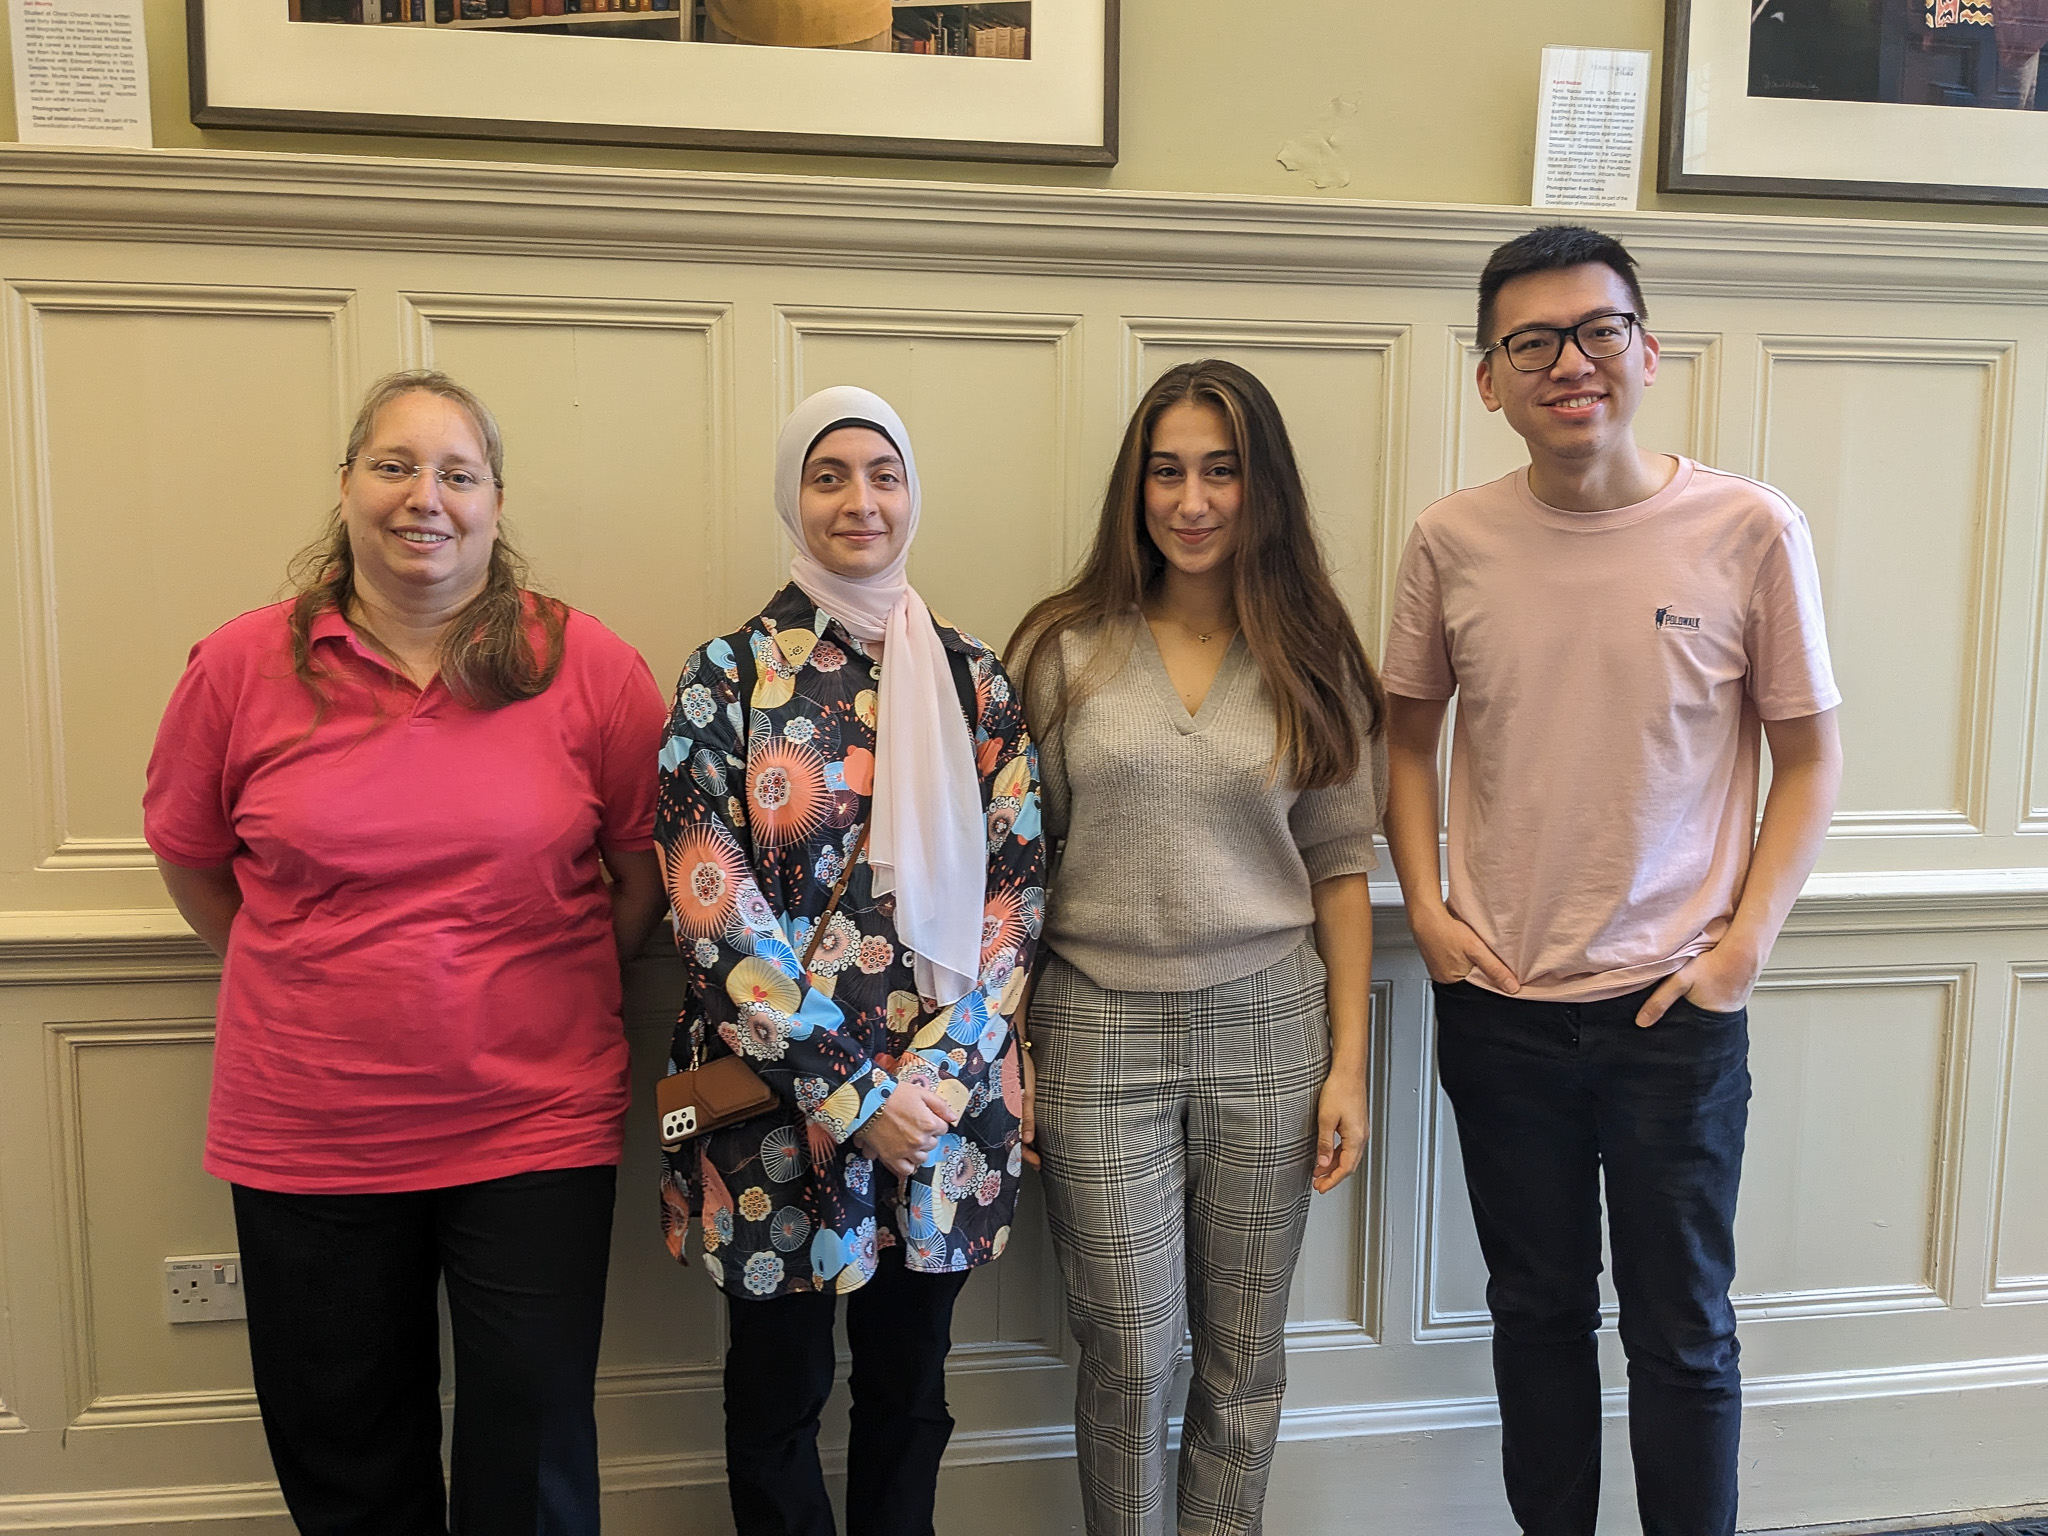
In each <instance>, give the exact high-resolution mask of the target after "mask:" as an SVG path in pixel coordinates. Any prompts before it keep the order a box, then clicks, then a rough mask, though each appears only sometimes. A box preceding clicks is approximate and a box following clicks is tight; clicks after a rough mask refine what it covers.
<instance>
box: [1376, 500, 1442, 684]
mask: <svg viewBox="0 0 2048 1536" xmlns="http://www.w3.org/2000/svg"><path fill="white" fill-rule="evenodd" d="M1380 680H1381V681H1382V682H1383V683H1385V684H1386V686H1387V688H1388V689H1389V690H1390V691H1391V692H1394V693H1398V694H1400V695H1401V696H1402V697H1403V698H1408V699H1448V698H1449V697H1450V696H1451V695H1452V694H1454V693H1456V692H1457V691H1458V676H1457V673H1456V672H1455V671H1454V670H1452V667H1451V651H1450V639H1449V636H1448V635H1446V633H1445V632H1444V594H1443V583H1442V581H1441V579H1440V578H1439V576H1438V574H1437V568H1436V557H1435V555H1434V554H1433V553H1432V552H1431V550H1430V548H1429V536H1428V534H1427V532H1426V531H1425V529H1424V527H1423V525H1421V524H1419V523H1418V524H1417V525H1416V528H1415V531H1414V532H1413V533H1411V534H1409V535H1408V547H1407V549H1405V550H1403V551H1402V553H1401V571H1400V575H1399V577H1398V578H1397V579H1396V581H1395V583H1394V613H1393V619H1392V622H1391V623H1390V625H1389V626H1388V630H1387V655H1386V661H1385V663H1384V664H1383V665H1382V666H1381V667H1380Z"/></svg>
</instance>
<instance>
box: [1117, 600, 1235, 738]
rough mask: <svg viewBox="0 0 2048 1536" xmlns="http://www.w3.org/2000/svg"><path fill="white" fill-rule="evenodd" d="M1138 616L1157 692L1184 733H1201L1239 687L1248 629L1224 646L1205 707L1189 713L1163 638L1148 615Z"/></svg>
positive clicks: (1168, 715) (1147, 665)
mask: <svg viewBox="0 0 2048 1536" xmlns="http://www.w3.org/2000/svg"><path fill="white" fill-rule="evenodd" d="M1134 617H1135V619H1136V621H1137V625H1138V628H1139V629H1141V630H1142V631H1144V635H1143V639H1144V662H1143V664H1144V667H1145V670H1146V672H1147V673H1148V674H1149V675H1150V677H1151V679H1152V687H1153V691H1154V692H1155V693H1156V694H1157V695H1158V696H1159V703H1160V705H1161V707H1163V708H1164V709H1165V711H1166V718H1167V719H1168V720H1169V721H1170V722H1172V725H1173V728H1174V729H1175V730H1177V731H1179V732H1180V733H1181V735H1183V736H1193V735H1195V734H1197V733H1198V732H1200V731H1202V730H1203V729H1205V728H1206V727H1207V726H1208V724H1209V721H1210V720H1211V719H1212V718H1213V717H1214V716H1215V713H1216V712H1217V711H1218V710H1220V709H1221V708H1222V707H1223V705H1224V704H1225V703H1226V702H1228V699H1229V696H1230V693H1231V690H1232V689H1234V688H1236V686H1237V681H1238V677H1239V675H1240V674H1241V673H1242V672H1243V670H1244V668H1243V667H1242V666H1241V665H1240V661H1241V658H1242V656H1243V654H1244V632H1243V631H1242V630H1240V631H1238V632H1237V633H1236V634H1233V635H1232V636H1231V637H1230V643H1229V644H1228V645H1226V646H1225V647H1224V648H1223V659H1222V660H1221V661H1220V662H1218V663H1217V664H1216V675H1215V676H1214V677H1212V678H1210V679H1209V691H1208V692H1207V693H1205V694H1203V695H1202V707H1201V708H1200V709H1198V710H1196V711H1195V712H1194V713H1193V714H1189V713H1188V707H1187V705H1186V704H1184V703H1182V702H1181V697H1180V690H1179V689H1177V688H1175V687H1174V686H1173V674H1172V673H1170V672H1168V671H1167V670H1166V654H1165V652H1163V651H1161V650H1160V649H1159V637H1158V636H1157V635H1155V634H1153V633H1152V626H1151V624H1150V623H1149V622H1147V620H1146V618H1145V615H1144V614H1142V613H1139V614H1136V615H1134Z"/></svg>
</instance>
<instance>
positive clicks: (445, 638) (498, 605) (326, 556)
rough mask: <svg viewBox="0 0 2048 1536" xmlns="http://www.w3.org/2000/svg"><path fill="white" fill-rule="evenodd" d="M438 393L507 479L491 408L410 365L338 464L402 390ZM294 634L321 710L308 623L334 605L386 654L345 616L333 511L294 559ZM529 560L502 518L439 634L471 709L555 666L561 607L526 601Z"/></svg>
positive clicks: (344, 579)
mask: <svg viewBox="0 0 2048 1536" xmlns="http://www.w3.org/2000/svg"><path fill="white" fill-rule="evenodd" d="M410 394H428V395H438V396H440V397H441V398H442V399H443V400H447V401H450V402H451V403H453V404H454V405H456V406H458V407H459V408H460V409H461V410H462V412H463V414H464V415H466V416H467V417H469V420H470V424H471V425H472V426H474V427H475V428H476V433H477V436H478V437H479V438H480V439H482V441H483V445H484V457H485V458H486V459H487V460H488V461H489V463H490V467H491V478H492V479H493V480H494V481H496V482H497V484H498V485H499V487H500V488H502V487H503V486H504V483H505V444H504V440H503V439H502V438H501V437H500V436H499V435H498V422H497V418H495V417H494V416H492V415H491V412H490V407H488V406H486V405H485V404H484V403H483V401H481V400H479V399H478V398H477V397H476V396H475V395H473V394H471V393H470V392H469V391H468V390H466V389H464V388H463V387H462V386H461V385H460V384H458V383H456V382H455V380H453V379H451V378H450V377H449V376H448V375H447V374H445V373H441V372H439V371H437V370H435V369H431V368H415V369H411V370H408V371H406V372H403V373H392V374H386V375H385V376H384V377H383V378H381V379H379V380H378V381H377V382H376V383H375V384H372V385H371V386H370V392H369V393H368V394H367V395H365V396H364V397H363V404H362V409H360V410H359V411H357V412H356V422H355V425H354V426H353V427H352V428H350V430H349V434H348V452H347V453H346V455H344V457H343V459H342V463H343V465H344V466H346V465H351V464H354V463H355V461H356V458H357V456H358V455H360V454H361V453H362V451H363V445H364V444H365V443H366V442H368V441H369V439H370V432H371V430H372V429H373V428H374V427H375V426H376V424H377V414H378V412H380V411H382V410H383V409H384V407H385V406H387V405H389V404H391V403H392V402H393V401H394V400H397V399H399V398H400V397H401V396H404V395H410ZM290 571H291V585H292V590H293V591H294V593H295V594H296V596H295V597H294V598H293V601H292V614H291V623H290V628H291V637H292V671H293V672H294V673H295V674H296V675H297V677H298V679H299V681H300V682H302V683H304V684H305V685H306V687H307V688H308V689H310V690H311V691H312V694H313V697H314V698H315V699H316V700H318V701H319V703H320V706H321V708H322V709H323V710H324V709H325V707H326V703H327V694H326V690H325V689H324V688H323V687H322V686H321V684H322V681H323V679H324V676H325V674H324V673H323V672H322V671H321V670H320V669H319V668H317V667H315V666H314V665H313V638H312V637H313V620H314V619H315V618H316V617H318V616H319V615H320V614H322V613H324V612H326V611H327V610H328V609H330V608H332V609H334V610H335V611H336V612H337V613H339V614H341V615H342V617H344V618H345V619H347V620H348V621H349V623H350V625H352V626H353V627H354V629H355V631H356V633H357V634H359V635H361V636H362V637H363V638H364V639H365V640H367V641H369V642H370V643H371V644H372V645H374V646H376V647H377V649H379V650H380V651H383V652H384V653H385V654H386V655H389V654H390V648H389V647H388V646H386V645H385V644H384V642H383V641H382V640H380V639H378V638H377V636H376V635H375V634H373V633H372V632H371V631H370V629H369V627H368V626H367V625H366V624H364V623H362V622H361V621H360V620H359V619H357V618H356V617H355V616H354V615H352V614H351V613H350V611H349V610H350V605H351V603H352V601H353V600H354V598H355V593H356V562H355V554H354V551H353V550H351V549H350V547H349V542H348V524H347V523H346V522H345V521H344V520H343V518H342V512H341V508H340V507H338V506H337V507H336V508H335V509H334V511H333V512H332V513H331V514H330V515H329V517H328V526H327V531H326V532H325V533H323V534H322V535H321V536H320V537H319V538H318V539H317V540H315V541H314V542H313V543H311V544H309V545H307V546H306V547H305V548H304V549H302V550H300V551H299V553H298V554H297V555H295V556H294V557H293V558H292V563H291V567H290ZM527 582H528V576H527V568H526V561H525V559H524V558H523V557H522V556H521V555H520V553H519V551H518V550H516V549H514V548H513V547H512V544H511V541H510V539H509V538H507V536H506V534H505V530H504V527H503V525H502V524H500V526H499V529H498V537H497V539H496V540H495V541H494V542H493V543H492V545H491V560H490V565H489V568H488V569H487V570H486V571H485V573H484V586H483V590H482V591H481V592H479V593H477V595H476V596H475V597H474V598H472V599H471V600H470V601H469V603H468V604H467V605H466V606H465V607H464V608H463V609H462V611H461V612H459V613H458V614H456V615H455V617H454V618H453V619H451V620H450V621H449V624H448V628H447V629H446V631H444V633H443V635H442V639H441V662H440V665H441V678H442V681H443V682H445V683H446V684H447V685H448V690H449V692H451V693H453V694H454V695H455V696H456V697H457V698H458V699H461V700H462V701H463V702H464V703H466V704H469V705H472V706H474V707H475V708H478V709H498V708H501V707H503V706H504V705H507V704H513V703H517V702H518V701H519V700H521V699H530V698H532V697H534V696H535V695H536V694H539V693H543V692H545V691H546V689H547V686H548V684H550V683H552V682H553V681H554V680H555V674H556V673H557V672H559V671H560V670H561V668H562V635H563V631H564V629H565V627H566V626H567V623H568V610H567V608H565V607H564V606H563V605H562V604H561V603H559V602H557V601H556V600H555V599H553V598H551V597H541V596H538V595H536V596H535V597H534V601H533V605H532V608H531V610H530V611H529V609H528V606H527V601H526V599H527ZM529 612H530V614H531V616H532V617H535V618H538V619H539V620H540V625H541V633H542V635H543V636H544V638H545V642H546V643H545V645H544V646H543V647H542V653H541V654H536V653H535V651H534V646H533V637H532V636H531V634H529V633H528V619H529Z"/></svg>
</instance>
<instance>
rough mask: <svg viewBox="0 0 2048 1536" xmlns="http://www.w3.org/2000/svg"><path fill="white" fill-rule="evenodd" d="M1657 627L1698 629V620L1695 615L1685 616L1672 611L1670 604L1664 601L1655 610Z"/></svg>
mask: <svg viewBox="0 0 2048 1536" xmlns="http://www.w3.org/2000/svg"><path fill="white" fill-rule="evenodd" d="M1657 627H1658V628H1659V629H1698V628H1699V627H1700V621H1699V618H1698V616H1697V615H1694V616H1692V617H1687V616H1686V615H1685V614H1682V613H1674V612H1672V610H1671V605H1670V604H1669V603H1666V604H1665V605H1664V606H1663V607H1662V608H1659V609H1658V610H1657Z"/></svg>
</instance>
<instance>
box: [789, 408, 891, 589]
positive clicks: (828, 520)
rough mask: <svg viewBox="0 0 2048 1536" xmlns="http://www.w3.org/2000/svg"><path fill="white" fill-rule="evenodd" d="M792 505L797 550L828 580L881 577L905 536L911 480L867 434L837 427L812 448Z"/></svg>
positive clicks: (875, 436) (878, 437) (878, 439)
mask: <svg viewBox="0 0 2048 1536" xmlns="http://www.w3.org/2000/svg"><path fill="white" fill-rule="evenodd" d="M796 505H797V516H798V518H799V520H800V521H801V522H802V523H803V529H804V547H805V548H806V549H808V550H809V551H810V552H811V558H812V559H814V560H816V561H817V562H818V564H820V565H822V566H824V567H825V569H826V570H828V571H830V572H832V574H833V575H835V576H846V577H849V578H852V579H853V580H856V581H857V580H859V579H860V578H862V577H864V576H874V575H878V574H880V573H881V572H882V571H885V570H887V569H888V568H889V567H890V566H891V565H892V564H894V563H895V560H896V557H897V555H898V554H900V553H901V552H902V550H903V546H904V543H905V542H906V541H907V540H908V539H909V537H910V477H909V476H908V475H907V474H905V473H904V469H903V457H902V455H901V454H899V453H897V451H896V446H895V444H893V443H891V442H890V441H889V439H888V438H887V437H885V436H883V435H882V434H881V433H880V432H877V431H876V430H875V429H874V428H873V427H840V428H838V429H837V430H835V431H832V432H827V433H826V434H825V435H824V436H823V437H821V438H819V439H818V440H817V442H815V443H813V444H812V445H811V451H810V452H809V453H808V454H807V455H805V457H804V470H803V478H802V480H801V481H800V482H799V484H798V487H797V502H796Z"/></svg>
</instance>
